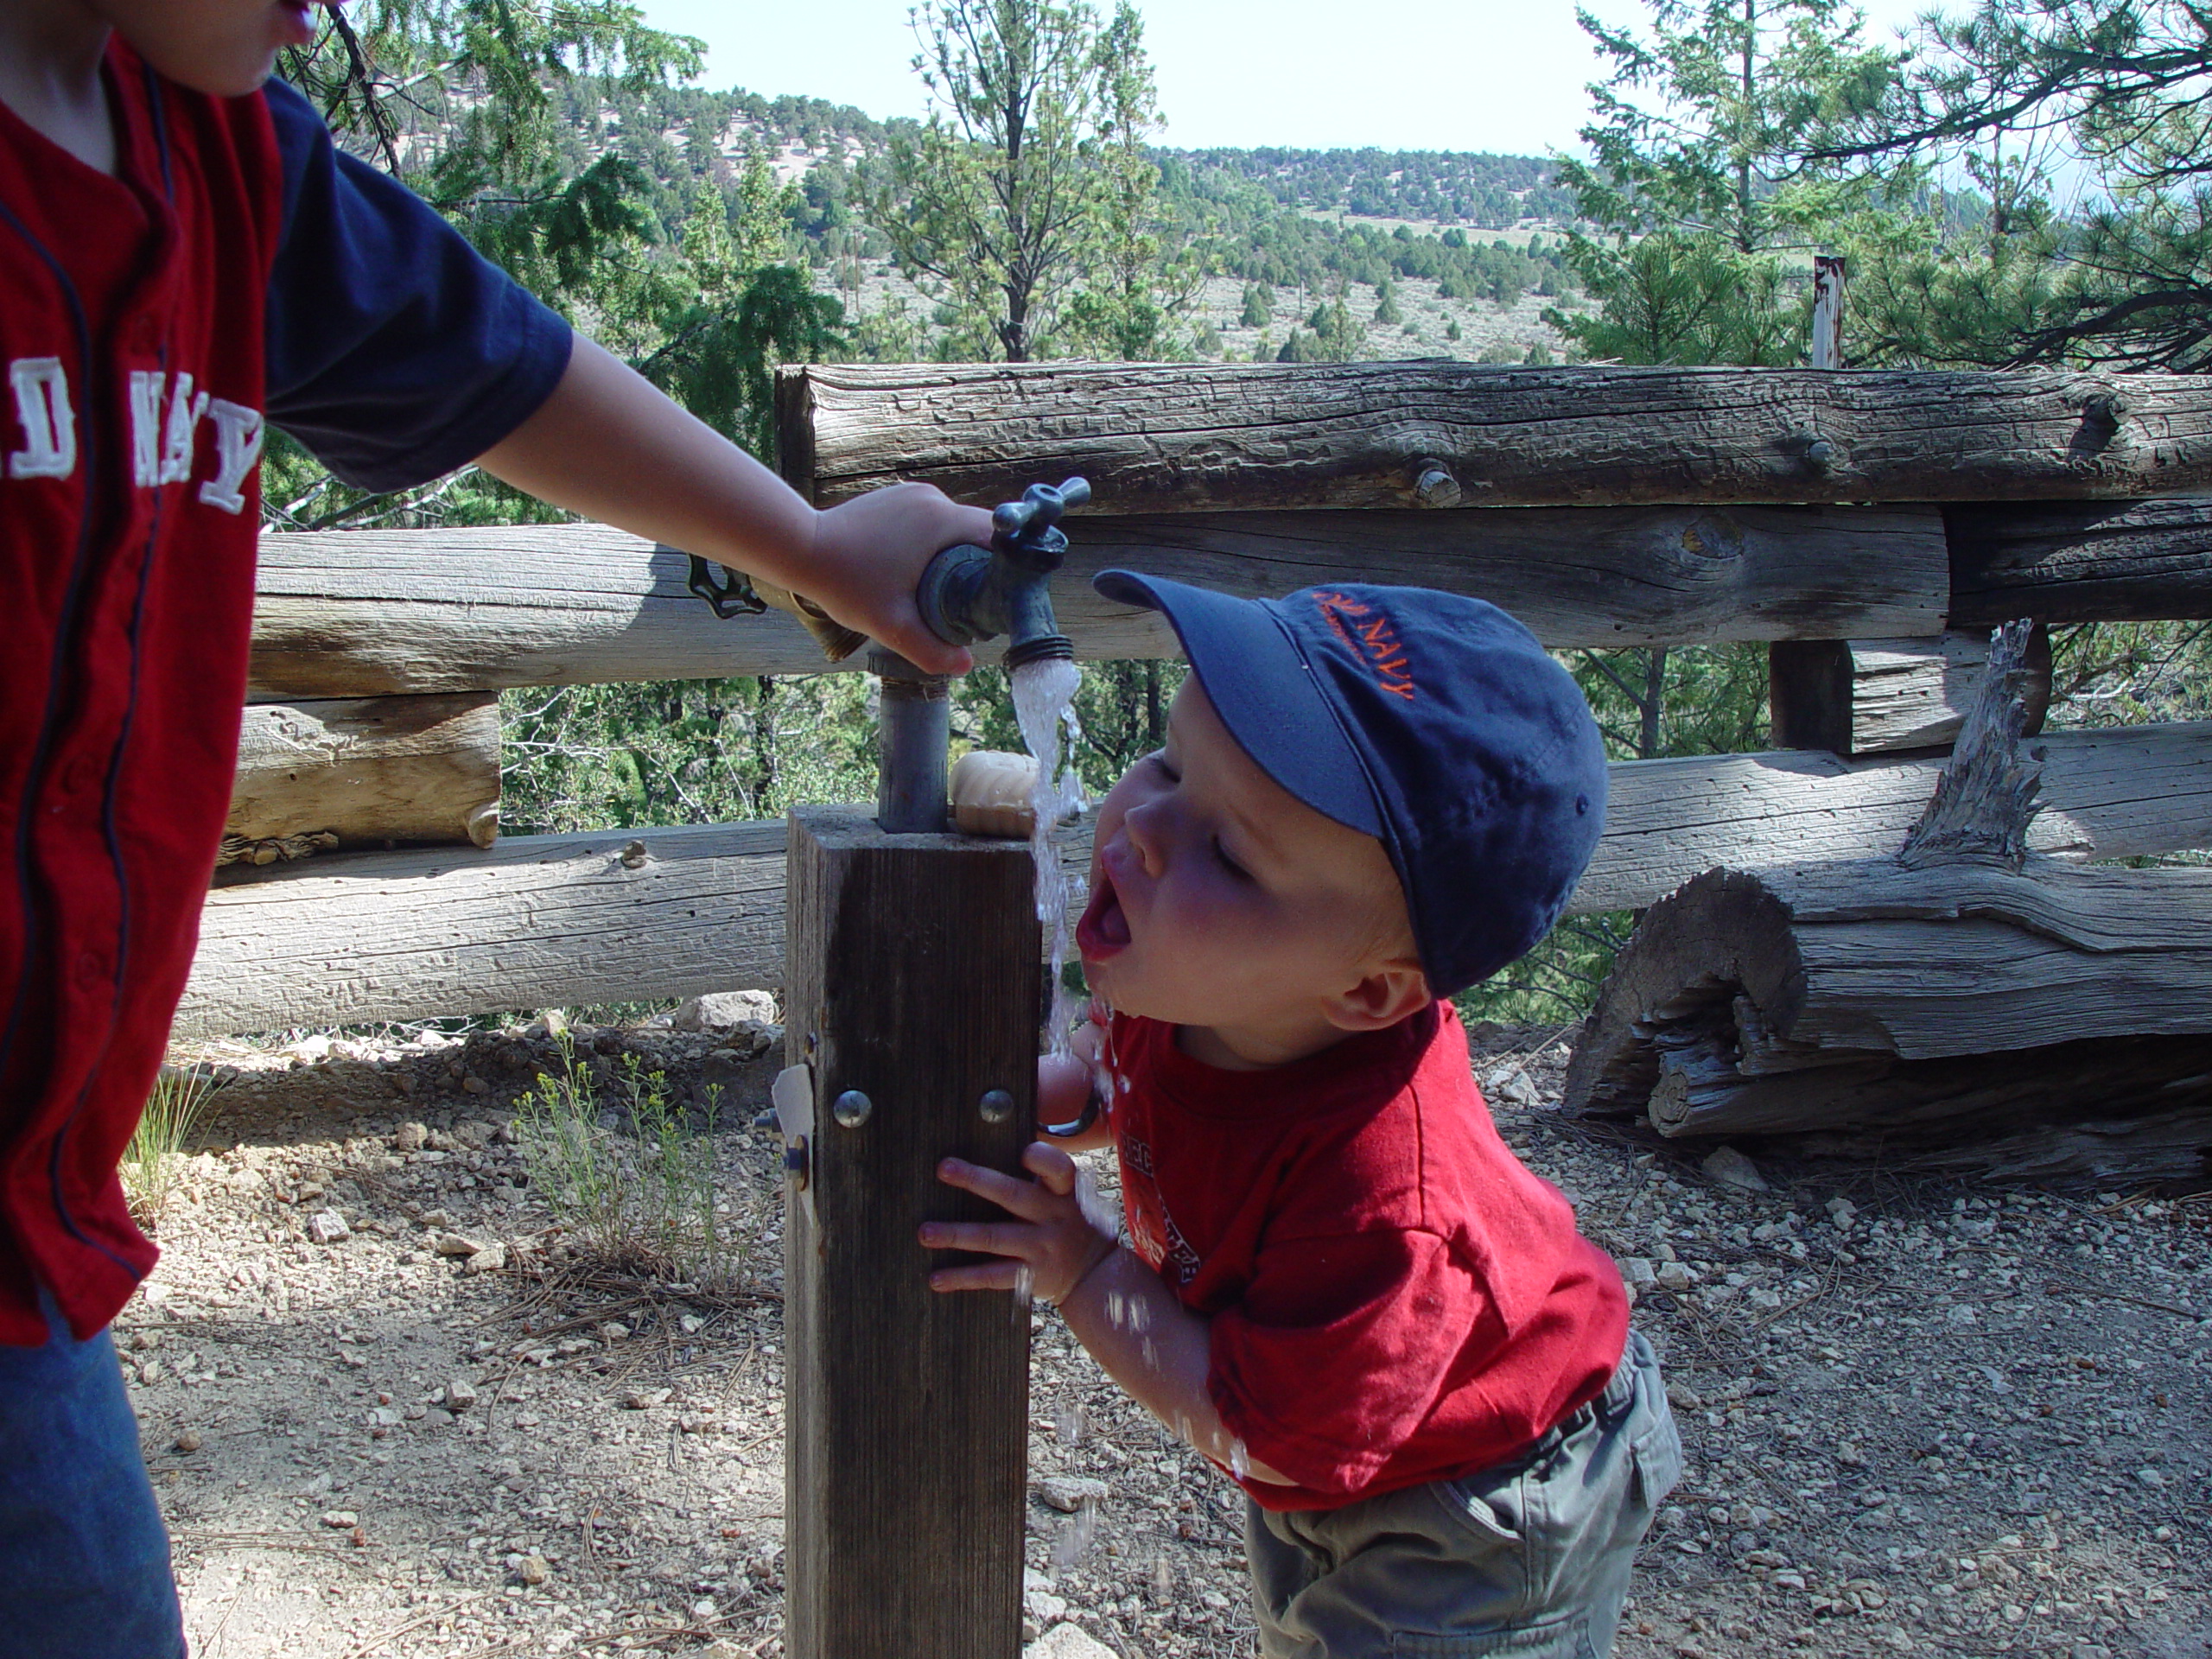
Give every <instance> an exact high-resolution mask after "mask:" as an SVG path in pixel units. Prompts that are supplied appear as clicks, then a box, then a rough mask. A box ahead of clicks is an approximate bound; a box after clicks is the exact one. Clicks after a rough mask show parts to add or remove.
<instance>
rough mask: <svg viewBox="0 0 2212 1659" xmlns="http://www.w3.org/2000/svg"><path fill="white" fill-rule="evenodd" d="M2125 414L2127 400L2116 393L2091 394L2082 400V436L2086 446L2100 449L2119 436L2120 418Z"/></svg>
mask: <svg viewBox="0 0 2212 1659" xmlns="http://www.w3.org/2000/svg"><path fill="white" fill-rule="evenodd" d="M2126 413H2127V400H2126V398H2124V397H2121V396H2120V394H2119V393H2118V392H2117V391H2094V392H2091V393H2090V394H2089V395H2088V397H2084V398H2083V399H2082V437H2083V438H2084V439H2085V440H2087V442H2088V447H2090V448H2098V449H2101V448H2104V447H2105V446H2106V445H2107V444H2108V443H2110V442H2112V441H2113V439H2114V438H2115V437H2117V436H2119V435H2120V420H2121V417H2122V416H2125V415H2126Z"/></svg>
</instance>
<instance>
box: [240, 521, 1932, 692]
mask: <svg viewBox="0 0 2212 1659" xmlns="http://www.w3.org/2000/svg"><path fill="white" fill-rule="evenodd" d="M1074 543H1075V545H1074V549H1073V551H1072V554H1071V558H1070V561H1069V566H1068V569H1067V571H1066V573H1065V575H1062V576H1061V577H1060V578H1059V579H1058V581H1057V582H1055V583H1054V601H1055V604H1056V606H1057V607H1058V615H1059V620H1060V625H1061V627H1062V630H1063V631H1064V632H1066V633H1067V634H1068V635H1069V636H1070V637H1071V639H1073V640H1074V641H1075V644H1076V651H1077V655H1078V656H1080V657H1083V658H1084V659H1086V660H1091V661H1096V660H1107V659H1117V658H1141V657H1170V656H1173V655H1175V654H1176V653H1177V652H1178V650H1179V647H1178V646H1177V645H1176V643H1175V636H1174V633H1173V631H1172V630H1171V629H1169V628H1168V627H1167V626H1166V624H1165V623H1164V622H1163V621H1161V620H1160V617H1159V616H1158V615H1157V614H1156V613H1154V612H1151V611H1138V610H1133V609H1131V608H1129V607H1126V606H1121V605H1116V604H1113V603H1111V602H1109V601H1107V600H1104V599H1102V598H1101V597H1099V596H1098V595H1097V594H1095V593H1093V592H1092V591H1091V588H1090V581H1089V578H1090V575H1091V574H1092V573H1093V572H1095V571H1097V570H1102V569H1107V568H1109V567H1110V566H1114V565H1120V564H1126V565H1134V566H1136V567H1137V568H1139V569H1144V570H1147V571H1153V572H1155V573H1157V574H1159V575H1167V576H1173V577H1178V578H1179V579H1181V580H1184V581H1187V582H1204V583H1206V584H1208V585H1210V586H1215V587H1219V588H1224V589H1226V590H1227V591H1230V592H1232V593H1240V594H1252V595H1262V594H1266V595H1275V594H1286V593H1289V592H1291V591H1292V590H1294V589H1295V588H1303V587H1306V586H1309V585H1311V584H1312V583H1314V582H1329V581H1336V582H1353V581H1364V582H1405V583H1413V584H1418V585H1421V586H1425V587H1432V588H1448V589H1451V590H1452V591H1455V592H1459V593H1470V594H1480V595H1482V596H1484V597H1485V598H1489V599H1492V600H1495V601H1497V603H1499V604H1501V605H1503V606H1504V607H1506V608H1507V609H1509V610H1510V611H1512V612H1513V613H1515V614H1516V616H1519V617H1520V618H1522V620H1524V621H1526V622H1527V623H1528V624H1529V626H1530V627H1532V628H1534V629H1535V632H1537V634H1538V635H1539V636H1540V637H1541V638H1542V639H1544V641H1545V642H1546V643H1547V644H1548V645H1555V646H1569V645H1688V644H1698V643H1705V642H1709V641H1712V640H1715V639H1793V638H1797V637H1800V636H1804V635H1815V636H1817V635H1821V634H1837V633H1853V632H1855V633H1867V634H1875V633H1880V634H1913V633H1934V632H1936V631H1938V630H1939V629H1940V628H1941V627H1942V620H1943V611H1944V607H1945V604H1946V594H1947V588H1946V583H1947V582H1948V564H1947V555H1946V552H1945V548H1944V543H1943V535H1942V523H1941V520H1940V519H1939V518H1938V517H1937V515H1936V513H1935V512H1934V511H1933V510H1932V509H1931V510H1914V509H1850V508H1762V507H1748V508H1728V509H1723V508H1687V509H1684V508H1674V509H1665V508H1639V509H1624V510H1611V509H1592V510H1589V511H1587V512H1567V513H1560V512H1495V513H1490V512H1485V513H1449V514H1436V513H1420V512H1381V513H1359V514H1344V513H1224V514H1212V515H1205V516H1192V515H1175V516H1169V517H1164V518H1149V519H1126V518H1124V519H1101V518H1091V519H1086V520H1085V521H1084V523H1082V524H1080V525H1078V526H1077V528H1076V531H1075V536H1074ZM688 569H689V565H688V562H687V561H686V560H685V558H684V556H683V555H682V554H680V553H677V552H676V551H675V550H672V549H669V548H664V547H657V546H655V545H654V544H653V543H650V542H645V541H641V540H639V539H638V538H637V537H632V536H626V535H624V534H623V533H622V532H621V531H613V530H608V529H607V528H605V527H604V526H602V525H598V524H554V525H537V526H529V527H523V528H511V527H510V528H499V529H491V530H457V531H320V532H316V533H315V534H311V535H296V536H271V537H265V538H264V540H263V542H262V544H261V575H260V595H259V599H258V602H257V607H256V610H255V613H254V643H253V665H252V677H253V691H252V695H253V696H256V697H257V698H264V699H282V698H286V697H320V696H370V695H379V694H385V693H392V692H416V693H423V692H441V691H458V690H474V689H477V688H486V687H504V686H516V685H561V684H579V683H607V682H612V681H619V680H652V679H707V678H715V677H724V676H730V675H739V674H810V673H820V672H822V671H823V670H824V669H826V668H828V667H829V664H826V663H825V662H824V661H823V657H822V652H821V651H820V650H819V649H818V648H817V646H816V645H815V644H814V642H813V641H812V639H810V638H809V637H808V635H807V633H806V631H805V630H804V628H802V627H800V626H798V623H796V622H795V621H794V620H792V619H791V618H790V617H789V616H786V615H785V614H784V613H782V612H779V611H770V612H768V613H766V614H765V615H761V616H754V617H738V618H733V619H732V620H728V621H718V620H716V619H715V616H714V614H713V613H711V612H710V611H709V609H708V608H707V607H706V605H705V604H704V603H702V601H700V600H699V599H698V598H697V597H696V596H695V595H693V594H690V592H688V591H687V590H686V588H685V587H684V582H685V580H686V575H687V572H688ZM1000 648H1001V647H998V646H986V647H985V649H984V652H983V654H984V655H985V657H986V658H994V657H995V654H996V652H997V651H998V650H999V649H1000ZM842 666H845V667H848V668H851V667H856V666H858V662H857V659H854V660H852V661H849V662H848V663H846V664H843V665H842Z"/></svg>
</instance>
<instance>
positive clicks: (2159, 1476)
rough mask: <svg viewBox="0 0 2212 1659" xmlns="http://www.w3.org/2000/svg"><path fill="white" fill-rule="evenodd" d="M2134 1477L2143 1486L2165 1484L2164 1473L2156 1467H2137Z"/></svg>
mask: <svg viewBox="0 0 2212 1659" xmlns="http://www.w3.org/2000/svg"><path fill="white" fill-rule="evenodd" d="M2135 1478H2136V1479H2137V1480H2138V1481H2139V1482H2140V1483H2142V1484H2144V1485H2145V1486H2153V1487H2156V1486H2163V1485H2164V1484H2166V1478H2165V1476H2164V1473H2163V1472H2161V1471H2158V1470H2156V1469H2138V1470H2137V1471H2135Z"/></svg>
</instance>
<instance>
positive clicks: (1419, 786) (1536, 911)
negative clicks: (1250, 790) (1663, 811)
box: [1092, 570, 1605, 996]
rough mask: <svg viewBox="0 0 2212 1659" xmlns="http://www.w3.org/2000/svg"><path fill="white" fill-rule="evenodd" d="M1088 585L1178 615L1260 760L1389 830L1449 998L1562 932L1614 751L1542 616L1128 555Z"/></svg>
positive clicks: (1410, 905) (1366, 822)
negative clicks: (1234, 576)
mask: <svg viewBox="0 0 2212 1659" xmlns="http://www.w3.org/2000/svg"><path fill="white" fill-rule="evenodd" d="M1092 586H1094V587H1095V588H1097V590H1098V591H1099V592H1100V593H1101V594H1104V595H1105V596H1106V597H1107V598H1108V599H1110V600H1115V601H1118V602H1120V603H1122V604H1125V605H1137V606H1141V607H1144V608H1145V609H1147V610H1154V611H1158V612H1160V613H1161V614H1162V615H1164V616H1166V619H1167V620H1168V622H1169V623H1170V624H1171V625H1173V627H1174V629H1175V632H1176V636H1177V637H1178V638H1179V639H1181V640H1182V642H1183V654H1184V655H1185V657H1187V658H1189V659H1190V663H1191V670H1192V672H1193V673H1195V674H1196V675H1197V676H1198V683H1199V684H1200V685H1201V686H1203V687H1204V688H1205V694H1206V696H1207V697H1208V698H1209V699H1210V700H1211V702H1212V703H1213V706H1214V709H1215V710H1216V712H1217V713H1218V714H1219V715H1221V719H1222V723H1223V724H1224V726H1226V727H1227V728H1229V731H1230V735H1231V736H1232V737H1234V738H1235V739H1236V741H1237V742H1238V743H1240V744H1241V745H1243V748H1244V752H1245V753H1247V754H1249V755H1250V756H1251V757H1252V759H1253V760H1254V761H1255V762H1256V763H1257V764H1258V765H1259V766H1260V769H1261V770H1262V771H1263V772H1266V773H1267V774H1268V776H1269V777H1270V778H1272V779H1274V780H1275V782H1277V783H1278V784H1281V785H1282V786H1283V787H1284V788H1285V789H1287V790H1288V791H1290V792H1291V793H1292V794H1293V795H1294V796H1296V797H1297V798H1299V799H1300V800H1301V801H1303V802H1305V803H1306V805H1308V806H1310V807H1312V808H1313V810H1316V811H1317V812H1319V813H1321V814H1322V815H1323V816H1325V817H1331V818H1334V819H1335V820H1336V821H1337V822H1338V823H1342V824H1345V825H1348V826H1350V827H1351V828H1352V829H1357V830H1360V831H1362V832H1363V833H1365V834H1367V835H1370V836H1374V837H1375V838H1376V840H1378V841H1380V842H1382V843H1383V849H1384V850H1386V851H1387V852H1388V853H1389V855H1390V862H1391V864H1392V866H1393V867H1394V868H1395V869H1396V870H1397V873H1398V880H1399V883H1400V885H1401V886H1402V887H1403V888H1404V889H1405V896H1406V912H1407V915H1408V917H1409V918H1411V920H1412V923H1413V930H1414V942H1415V944H1416V945H1417V946H1418V947H1419V949H1420V951H1421V969H1422V971H1423V972H1424V973H1425V974H1426V975H1427V979H1428V984H1429V988H1430V989H1431V990H1432V991H1433V992H1434V993H1435V994H1436V995H1439V996H1449V995H1452V993H1453V992H1455V991H1460V990H1465V988H1467V987H1468V986H1470V985H1472V984H1475V983H1477V982H1479V981H1481V980H1484V979H1487V978H1489V977H1490V976H1491V975H1492V974H1494V973H1496V972H1497V970H1498V969H1501V968H1503V967H1504V966H1505V965H1506V964H1507V963H1510V962H1511V961H1513V960H1514V959H1515V958H1516V957H1520V956H1522V955H1524V954H1525V953H1526V952H1527V951H1528V950H1529V947H1530V946H1532V945H1534V944H1535V943H1536V941H1537V940H1539V939H1541V938H1543V936H1544V935H1545V934H1546V933H1548V932H1549V931H1551V926H1552V924H1553V923H1554V922H1555V921H1557V920H1558V919H1559V915H1560V911H1561V910H1562V909H1564V908H1565V907H1566V905H1567V897H1568V895H1569V894H1571V893H1573V891H1574V886H1575V883H1576V882H1578V881H1579V880H1581V878H1582V871H1583V868H1584V867H1585V866H1586V865H1587V864H1588V863H1589V861H1590V855H1591V853H1592V851H1593V850H1594V849H1596V847H1597V845H1598V837H1599V834H1600V833H1601V832H1602V831H1603V829H1604V828H1605V745H1604V743H1603V741H1601V740H1600V738H1599V734H1598V722H1597V721H1596V720H1595V719H1593V718H1592V715H1591V713H1590V705H1589V703H1588V702H1586V701H1585V699H1584V698H1583V696H1582V691H1581V689H1580V687H1578V686H1577V685H1576V684H1575V683H1574V680H1573V677H1572V676H1571V675H1569V674H1568V673H1567V671H1566V670H1565V669H1563V668H1561V667H1560V665H1559V664H1557V663H1555V662H1554V661H1553V660H1552V659H1551V658H1550V657H1549V656H1548V655H1547V654H1546V652H1545V651H1544V648H1543V647H1542V646H1541V645H1538V644H1537V643H1536V637H1535V635H1534V634H1532V633H1530V632H1529V630H1528V629H1527V628H1525V627H1523V626H1521V624H1520V623H1518V622H1516V621H1515V620H1513V619H1512V618H1511V617H1510V616H1508V615H1507V614H1506V613H1504V612H1503V611H1501V610H1499V609H1498V608H1497V606H1495V605H1491V604H1488V603H1486V602H1485V601H1482V600H1479V599H1467V598H1464V597H1462V596H1460V595H1459V594H1443V593H1437V592H1435V591H1433V590H1432V589H1430V588H1383V587H1376V586H1373V585H1370V584H1368V583H1363V582H1346V583H1343V584H1339V585H1334V586H1330V587H1322V588H1302V589H1300V591H1299V592H1297V593H1294V594H1290V595H1289V596H1288V597H1287V598H1284V599H1236V598H1232V597H1230V595H1228V594H1217V593H1212V592H1210V591H1209V590H1207V589H1205V588H1193V587H1191V586H1189V585H1188V584H1186V583H1184V582H1170V581H1168V580H1167V579H1166V578H1165V577H1162V576H1147V575H1139V574H1138V573H1136V572H1135V571H1132V570H1105V571H1101V572H1100V573H1099V574H1098V575H1097V576H1096V577H1095V578H1093V580H1092Z"/></svg>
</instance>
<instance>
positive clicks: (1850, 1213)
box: [1827, 1195, 1859, 1232]
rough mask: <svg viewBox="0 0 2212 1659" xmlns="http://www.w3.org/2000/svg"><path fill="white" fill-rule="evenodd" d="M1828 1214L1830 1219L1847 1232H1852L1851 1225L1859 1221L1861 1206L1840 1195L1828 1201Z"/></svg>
mask: <svg viewBox="0 0 2212 1659" xmlns="http://www.w3.org/2000/svg"><path fill="white" fill-rule="evenodd" d="M1827 1212H1828V1219H1829V1220H1831V1221H1833V1222H1834V1223H1835V1224H1836V1226H1837V1227H1838V1228H1839V1229H1840V1230H1843V1231H1846V1232H1847V1231H1849V1230H1850V1228H1851V1224H1852V1223H1853V1222H1854V1221H1856V1220H1858V1219H1859V1206H1858V1205H1855V1204H1853V1202H1852V1201H1851V1200H1850V1199H1849V1198H1843V1197H1841V1196H1840V1195H1839V1196H1838V1197H1835V1198H1830V1199H1829V1200H1828V1202H1827Z"/></svg>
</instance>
